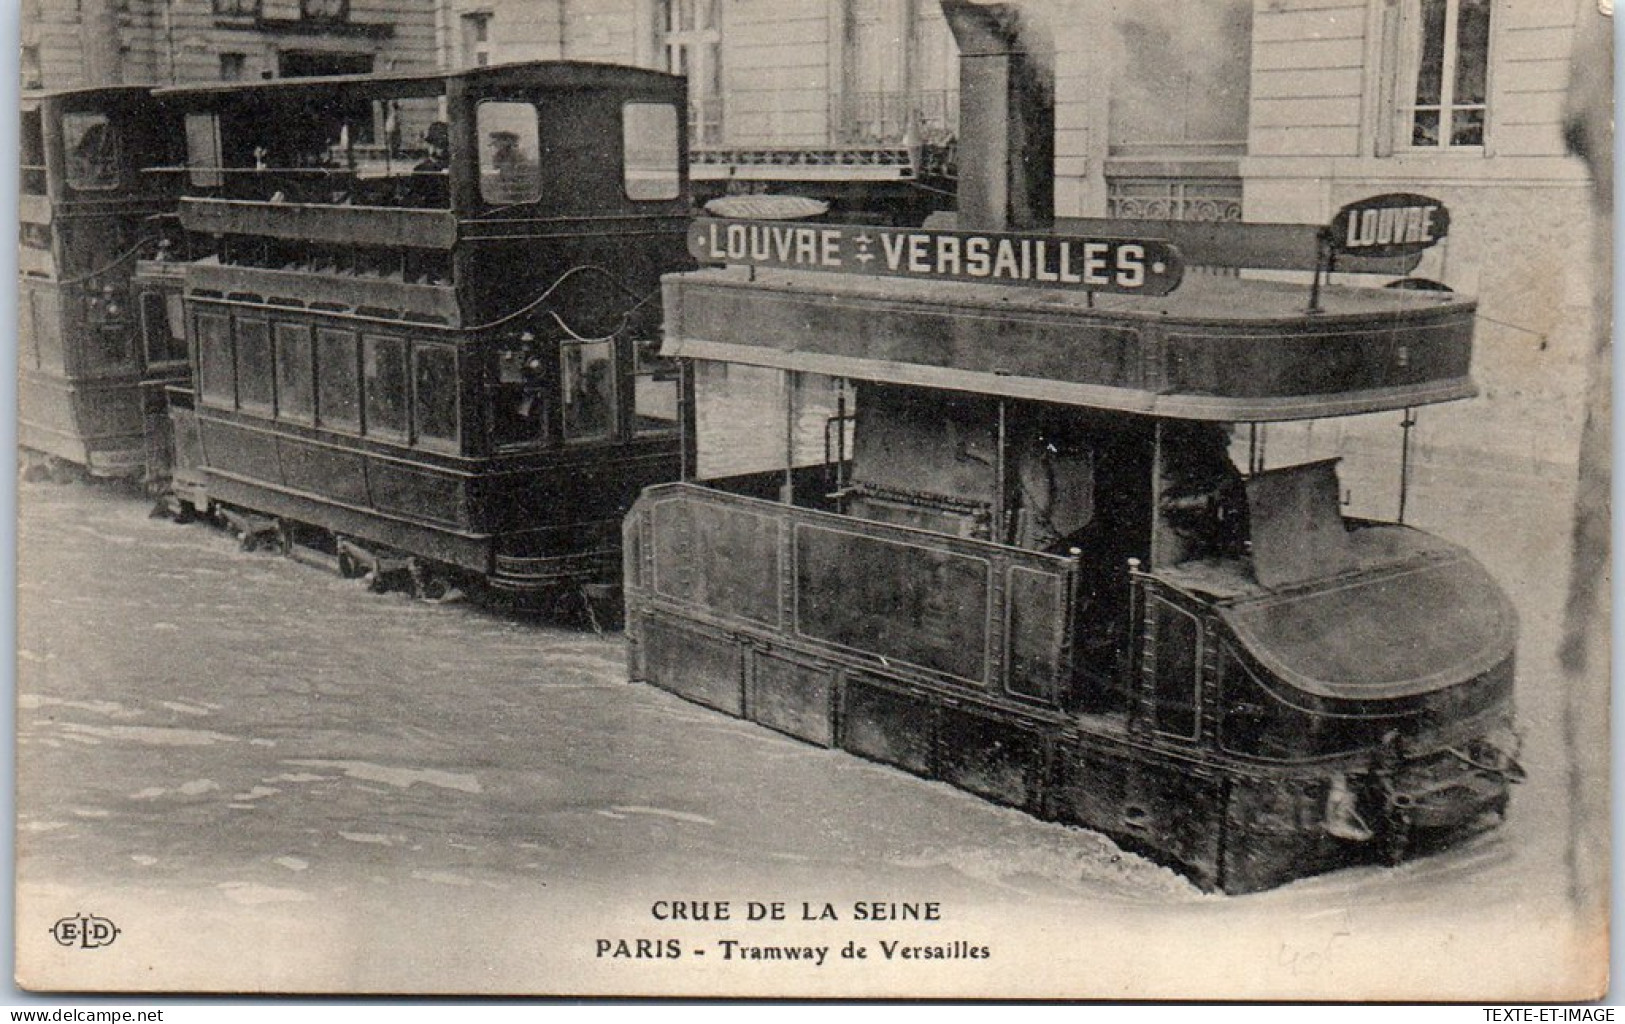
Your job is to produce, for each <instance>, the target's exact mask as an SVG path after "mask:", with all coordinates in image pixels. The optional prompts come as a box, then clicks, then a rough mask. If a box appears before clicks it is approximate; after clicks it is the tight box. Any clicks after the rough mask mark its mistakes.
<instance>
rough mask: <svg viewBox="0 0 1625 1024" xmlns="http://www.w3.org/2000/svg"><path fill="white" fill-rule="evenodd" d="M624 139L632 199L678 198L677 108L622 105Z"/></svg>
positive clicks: (650, 104)
mask: <svg viewBox="0 0 1625 1024" xmlns="http://www.w3.org/2000/svg"><path fill="white" fill-rule="evenodd" d="M621 142H622V152H623V154H624V157H623V159H624V160H625V167H624V174H625V180H626V196H627V198H628V199H639V200H650V199H676V198H677V196H678V190H679V180H678V168H677V162H678V161H677V108H676V107H674V106H672V105H671V104H669V103H628V104H626V106H624V107H622V108H621Z"/></svg>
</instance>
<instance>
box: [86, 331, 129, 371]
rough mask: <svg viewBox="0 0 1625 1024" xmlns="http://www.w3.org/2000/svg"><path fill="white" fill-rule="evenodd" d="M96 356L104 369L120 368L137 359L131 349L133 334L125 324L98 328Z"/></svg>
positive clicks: (96, 333)
mask: <svg viewBox="0 0 1625 1024" xmlns="http://www.w3.org/2000/svg"><path fill="white" fill-rule="evenodd" d="M94 336H95V338H96V356H97V358H98V359H99V360H100V362H99V363H98V365H99V366H102V367H104V368H105V367H111V366H118V365H119V364H121V363H127V362H130V361H132V360H133V359H134V358H135V353H134V352H132V351H131V350H130V349H131V341H132V338H131V332H130V331H129V330H127V329H126V328H125V326H124V324H123V323H120V322H114V323H108V324H102V325H101V326H100V327H98V328H96V332H95V335H94Z"/></svg>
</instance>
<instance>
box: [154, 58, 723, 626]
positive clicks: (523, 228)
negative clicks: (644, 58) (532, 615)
mask: <svg viewBox="0 0 1625 1024" xmlns="http://www.w3.org/2000/svg"><path fill="white" fill-rule="evenodd" d="M683 89H684V87H683V80H682V79H681V78H679V77H677V76H673V75H667V74H663V73H656V72H651V71H644V70H640V69H635V68H623V67H613V66H609V65H600V64H588V63H574V62H548V63H530V64H513V65H505V66H496V67H484V68H476V69H470V70H467V71H462V72H457V73H452V74H427V75H364V76H345V77H332V78H302V79H282V80H274V81H263V82H256V83H251V84H232V85H202V86H182V87H173V88H167V89H163V90H160V91H159V92H160V95H161V96H162V98H163V99H164V100H165V101H166V102H167V103H169V104H171V105H172V106H173V107H174V108H175V109H177V110H178V111H179V113H180V116H181V117H182V119H183V123H184V134H185V139H186V144H187V156H186V162H185V166H184V168H183V169H181V170H179V172H178V173H179V174H180V176H181V177H182V179H183V184H182V198H181V200H180V203H179V216H180V222H181V225H182V227H183V228H184V230H185V232H186V248H187V256H188V259H187V260H186V261H185V262H184V264H182V265H181V266H180V268H179V273H178V275H175V276H174V278H173V279H172V282H171V287H172V288H173V289H174V290H175V291H176V292H178V293H179V295H180V299H181V302H182V304H183V307H184V317H185V333H186V336H187V338H188V339H189V342H190V346H191V352H192V375H191V380H190V383H189V387H187V388H184V389H172V402H171V416H172V420H173V423H174V430H175V447H176V452H177V455H176V467H175V473H174V483H173V494H172V496H171V502H172V504H173V505H174V507H175V509H176V510H177V511H180V512H182V513H190V512H193V511H214V512H217V513H219V514H221V515H223V516H224V517H225V518H226V519H228V520H229V521H230V522H231V523H232V525H233V526H234V527H236V528H237V529H238V530H239V531H241V533H242V534H243V536H244V539H245V543H246V542H253V541H255V540H257V539H264V540H267V541H270V542H273V543H277V544H280V545H282V546H283V547H284V548H287V549H290V550H291V549H298V550H302V551H308V552H314V553H317V554H318V555H324V556H325V557H326V558H327V559H328V560H330V561H336V563H337V567H338V568H339V569H340V570H341V571H343V572H345V573H346V574H347V575H357V576H359V575H363V574H367V573H370V574H371V575H372V578H373V579H374V581H377V580H380V579H384V578H386V577H388V576H390V575H391V574H400V576H401V578H403V579H410V581H411V583H412V585H413V586H414V587H415V588H417V589H418V591H419V592H421V593H425V594H428V595H431V596H432V595H435V594H439V593H443V592H445V591H446V590H447V588H448V587H450V586H453V585H460V586H464V587H471V586H488V587H490V588H493V589H495V590H499V591H505V592H509V593H516V594H533V595H534V594H566V593H582V592H583V590H582V588H587V591H586V592H588V593H592V594H597V595H600V596H604V595H612V594H613V592H614V590H615V589H616V588H617V587H618V582H619V564H620V562H619V543H620V534H619V524H620V520H621V517H622V515H623V514H624V512H625V511H626V509H627V508H628V507H629V506H630V505H631V502H632V501H633V499H634V498H635V496H636V495H637V493H638V492H639V490H640V489H642V488H643V487H644V486H646V485H648V484H651V483H654V482H657V481H661V480H669V479H673V478H675V477H676V476H677V475H678V472H679V457H680V456H679V447H680V446H679V442H678V434H677V428H678V418H677V393H678V382H677V371H676V368H675V365H674V364H672V363H671V362H670V361H668V360H665V359H664V358H663V357H661V356H660V354H659V333H658V332H659V317H660V305H659V300H658V280H659V275H660V274H661V273H662V272H664V271H668V270H673V269H678V268H682V267H685V266H691V265H692V261H691V260H689V258H688V256H687V255H686V253H685V251H684V241H683V238H684V227H685V224H686V218H687V216H688V214H689V212H690V211H689V198H688V191H687V177H686V163H685V156H684V152H685V149H684V131H685V121H684V117H683V115H682V113H681V111H682V110H683V109H684V103H685V99H684V91H683ZM596 588H602V589H596Z"/></svg>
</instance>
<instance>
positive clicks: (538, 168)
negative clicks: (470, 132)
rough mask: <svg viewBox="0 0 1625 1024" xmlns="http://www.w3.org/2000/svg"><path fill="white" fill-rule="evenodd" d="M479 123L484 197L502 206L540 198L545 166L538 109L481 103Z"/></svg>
mask: <svg viewBox="0 0 1625 1024" xmlns="http://www.w3.org/2000/svg"><path fill="white" fill-rule="evenodd" d="M476 123H477V126H478V127H477V131H478V132H479V137H480V198H482V199H484V200H485V201H486V202H488V203H492V204H495V205H499V206H509V205H513V204H516V203H534V202H536V201H537V200H538V199H540V198H541V197H542V165H541V156H540V153H541V145H540V136H539V133H538V131H537V126H536V108H535V107H534V106H532V105H531V104H529V103H503V102H486V103H481V104H480V106H479V112H478V115H477V118H476Z"/></svg>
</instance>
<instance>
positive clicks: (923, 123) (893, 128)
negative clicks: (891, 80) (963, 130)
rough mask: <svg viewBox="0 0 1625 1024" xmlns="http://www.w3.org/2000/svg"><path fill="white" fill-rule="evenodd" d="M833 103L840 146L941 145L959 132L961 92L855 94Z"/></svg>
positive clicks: (833, 120)
mask: <svg viewBox="0 0 1625 1024" xmlns="http://www.w3.org/2000/svg"><path fill="white" fill-rule="evenodd" d="M832 102H833V109H832V110H831V111H830V122H831V124H832V125H833V126H834V134H835V141H836V143H838V144H841V145H871V146H876V145H893V146H895V145H902V144H904V143H909V142H914V143H920V144H926V145H941V144H943V143H946V142H947V141H949V140H950V139H952V138H953V137H954V136H955V135H957V134H958V133H959V93H958V92H957V91H955V90H951V89H931V90H924V91H919V92H852V93H847V94H845V95H844V96H840V97H836V98H835V99H834V100H833V101H832Z"/></svg>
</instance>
